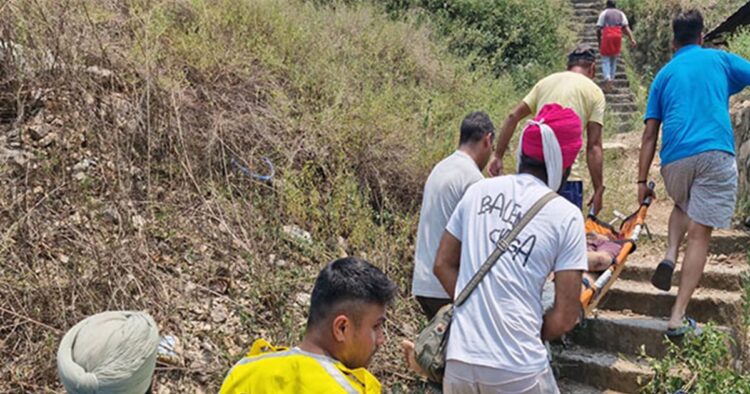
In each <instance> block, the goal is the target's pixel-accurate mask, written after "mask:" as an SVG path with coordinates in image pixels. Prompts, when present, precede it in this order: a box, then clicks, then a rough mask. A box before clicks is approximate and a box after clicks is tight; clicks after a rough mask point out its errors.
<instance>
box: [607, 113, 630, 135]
mask: <svg viewBox="0 0 750 394" xmlns="http://www.w3.org/2000/svg"><path fill="white" fill-rule="evenodd" d="M607 113H609V114H610V115H611V116H612V117H614V118H615V119H619V120H620V121H621V122H629V121H630V120H631V119H632V118H633V116H634V115H635V113H634V112H615V111H607ZM622 131H623V132H625V131H630V130H622Z"/></svg>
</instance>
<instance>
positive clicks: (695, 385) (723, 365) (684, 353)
mask: <svg viewBox="0 0 750 394" xmlns="http://www.w3.org/2000/svg"><path fill="white" fill-rule="evenodd" d="M731 343H732V340H731V338H730V336H729V335H728V334H727V333H725V332H722V331H721V330H719V329H718V328H717V327H716V326H714V325H713V324H711V323H709V324H707V325H706V326H705V327H704V330H703V333H702V334H701V335H700V336H695V335H690V334H688V335H686V336H685V337H684V338H683V340H682V343H681V344H680V345H679V346H678V345H675V344H674V343H672V342H668V349H667V355H666V356H664V358H662V359H656V358H651V357H645V358H646V360H647V361H648V363H649V365H650V366H651V368H652V369H653V371H654V377H653V379H652V380H651V381H649V382H648V383H647V384H646V385H645V386H643V388H642V389H641V392H643V393H649V394H653V393H665V394H671V393H674V392H675V391H676V390H680V389H682V390H686V391H688V392H690V393H691V394H713V393H750V375H747V374H743V373H742V371H738V370H737V369H736V367H735V365H734V362H733V357H732V353H731V352H730V344H731Z"/></svg>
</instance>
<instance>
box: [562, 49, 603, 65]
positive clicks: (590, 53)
mask: <svg viewBox="0 0 750 394" xmlns="http://www.w3.org/2000/svg"><path fill="white" fill-rule="evenodd" d="M595 61H596V51H594V49H593V48H591V47H590V46H588V45H578V46H577V47H576V48H575V49H574V50H573V51H572V52H570V54H568V69H571V68H573V67H575V66H579V67H591V65H592V64H594V62H595Z"/></svg>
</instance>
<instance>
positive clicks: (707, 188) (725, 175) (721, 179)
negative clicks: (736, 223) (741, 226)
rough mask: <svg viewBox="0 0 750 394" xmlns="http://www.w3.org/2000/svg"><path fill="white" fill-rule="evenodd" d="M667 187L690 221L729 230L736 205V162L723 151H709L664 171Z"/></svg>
mask: <svg viewBox="0 0 750 394" xmlns="http://www.w3.org/2000/svg"><path fill="white" fill-rule="evenodd" d="M661 175H662V177H663V178H664V185H665V186H666V188H667V193H668V194H669V197H671V198H672V200H674V203H675V205H677V206H678V207H680V209H682V210H683V211H685V213H687V215H688V217H689V218H690V220H692V221H694V222H696V223H700V224H702V225H704V226H709V227H714V228H727V227H729V226H730V225H731V223H732V216H733V215H734V209H735V204H736V203H737V161H736V160H735V158H734V156H732V155H731V154H729V153H726V152H722V151H716V150H713V151H708V152H703V153H699V154H697V155H695V156H690V157H686V158H684V159H680V160H677V161H673V162H671V163H669V164H667V165H665V166H664V167H662V168H661Z"/></svg>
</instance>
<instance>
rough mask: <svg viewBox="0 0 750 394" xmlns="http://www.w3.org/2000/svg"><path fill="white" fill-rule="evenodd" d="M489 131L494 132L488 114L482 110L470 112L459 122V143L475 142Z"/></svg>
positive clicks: (493, 126)
mask: <svg viewBox="0 0 750 394" xmlns="http://www.w3.org/2000/svg"><path fill="white" fill-rule="evenodd" d="M489 133H493V134H494V133H495V125H494V124H492V121H491V120H490V117H489V115H487V114H486V113H484V112H481V111H478V112H472V113H470V114H468V115H466V117H465V118H464V120H463V121H462V122H461V137H460V139H459V141H458V143H459V145H463V144H465V143H467V142H477V141H480V140H481V139H482V138H484V136H485V135H487V134H489Z"/></svg>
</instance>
